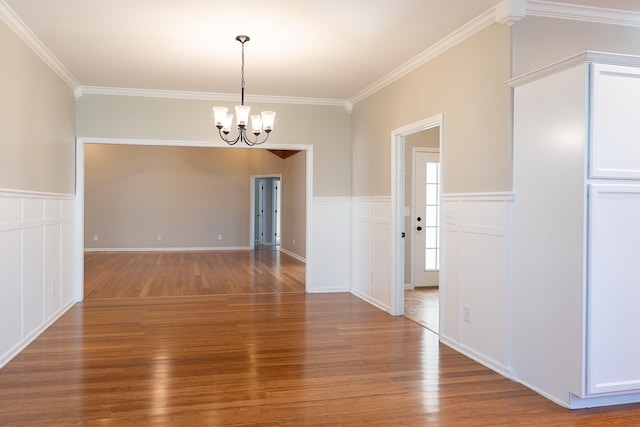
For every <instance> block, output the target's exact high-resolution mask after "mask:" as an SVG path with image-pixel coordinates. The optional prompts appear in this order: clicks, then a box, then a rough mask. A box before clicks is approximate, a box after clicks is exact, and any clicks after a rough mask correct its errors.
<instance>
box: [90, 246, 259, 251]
mask: <svg viewBox="0 0 640 427" xmlns="http://www.w3.org/2000/svg"><path fill="white" fill-rule="evenodd" d="M250 249H251V248H250V247H249V246H224V247H223V246H213V247H164V248H84V251H85V252H197V251H248V250H250Z"/></svg>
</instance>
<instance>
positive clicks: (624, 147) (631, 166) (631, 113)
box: [589, 64, 640, 179]
mask: <svg viewBox="0 0 640 427" xmlns="http://www.w3.org/2000/svg"><path fill="white" fill-rule="evenodd" d="M591 82H592V87H591V93H592V98H591V144H590V151H591V161H590V167H589V171H590V176H591V177H592V178H629V179H640V70H639V69H637V68H633V67H623V66H616V65H603V64H594V65H593V69H592V79H591Z"/></svg>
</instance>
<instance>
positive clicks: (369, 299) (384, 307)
mask: <svg viewBox="0 0 640 427" xmlns="http://www.w3.org/2000/svg"><path fill="white" fill-rule="evenodd" d="M349 292H350V293H351V294H352V295H355V296H356V297H358V298H360V299H361V300H363V301H365V302H367V303H369V304H371V305H372V306H374V307H377V308H379V309H380V310H382V311H386V312H387V313H391V308H390V307H389V306H387V305H386V304H383V303H381V302H380V301H378V300H377V299H375V298H372V297H371V296H369V295H367V294H365V293H363V292H361V291H359V290H357V289H353V288H352V289H351V290H350V291H349Z"/></svg>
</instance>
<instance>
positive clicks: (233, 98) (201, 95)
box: [0, 0, 348, 111]
mask: <svg viewBox="0 0 640 427" xmlns="http://www.w3.org/2000/svg"><path fill="white" fill-rule="evenodd" d="M0 1H2V0H0ZM82 95H113V96H137V97H144V98H168V99H191V100H199V101H223V102H237V101H238V100H239V99H238V98H239V95H238V94H237V93H215V92H190V91H178V90H161V89H137V88H123V87H104V86H82V87H80V88H78V90H77V91H76V97H81V96H82ZM245 101H247V102H256V103H273V104H300V105H323V106H331V107H343V108H345V111H346V110H347V107H348V106H347V100H346V99H331V98H302V97H293V96H270V95H246V96H245Z"/></svg>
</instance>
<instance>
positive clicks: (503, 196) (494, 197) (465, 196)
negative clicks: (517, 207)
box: [442, 191, 515, 202]
mask: <svg viewBox="0 0 640 427" xmlns="http://www.w3.org/2000/svg"><path fill="white" fill-rule="evenodd" d="M442 200H469V201H479V202H480V201H481V202H513V201H514V200H515V194H514V193H511V192H507V191H505V192H490V193H489V192H487V193H445V194H443V195H442Z"/></svg>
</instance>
